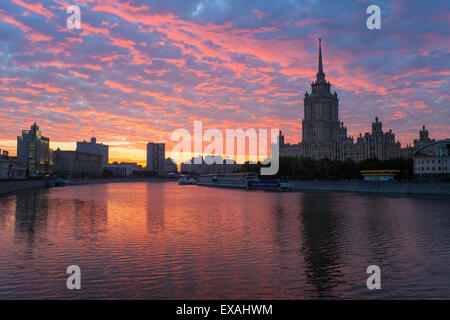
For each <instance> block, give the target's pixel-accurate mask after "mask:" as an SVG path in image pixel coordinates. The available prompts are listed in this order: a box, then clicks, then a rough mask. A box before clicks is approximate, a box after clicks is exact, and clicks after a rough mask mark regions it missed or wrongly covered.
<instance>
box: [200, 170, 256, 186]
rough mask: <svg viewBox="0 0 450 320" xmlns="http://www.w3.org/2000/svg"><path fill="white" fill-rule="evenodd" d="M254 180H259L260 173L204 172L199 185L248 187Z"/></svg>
mask: <svg viewBox="0 0 450 320" xmlns="http://www.w3.org/2000/svg"><path fill="white" fill-rule="evenodd" d="M254 180H258V175H257V174H256V173H253V172H243V173H217V174H203V175H200V176H199V177H198V179H197V185H198V186H209V187H227V188H244V189H248V186H249V183H250V182H251V181H254Z"/></svg>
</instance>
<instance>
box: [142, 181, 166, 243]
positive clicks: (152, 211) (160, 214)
mask: <svg viewBox="0 0 450 320" xmlns="http://www.w3.org/2000/svg"><path fill="white" fill-rule="evenodd" d="M146 187H147V188H146V195H147V196H146V197H145V205H146V212H147V224H146V226H147V232H148V233H150V234H155V233H158V232H162V231H163V230H164V226H165V221H164V211H165V208H166V203H167V202H168V201H170V200H168V199H166V198H165V190H166V187H165V186H163V187H160V188H153V190H149V189H151V188H150V187H151V186H150V185H146Z"/></svg>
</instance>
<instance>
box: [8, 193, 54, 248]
mask: <svg viewBox="0 0 450 320" xmlns="http://www.w3.org/2000/svg"><path fill="white" fill-rule="evenodd" d="M48 192H49V191H48V189H34V190H29V191H21V192H18V193H17V194H16V196H15V200H16V206H15V220H14V221H15V225H14V234H15V240H16V241H17V242H19V243H20V242H24V244H23V246H24V248H25V249H28V250H31V251H32V250H33V248H34V245H35V242H38V241H40V240H42V238H43V239H45V238H46V237H47V220H48V210H49V201H48Z"/></svg>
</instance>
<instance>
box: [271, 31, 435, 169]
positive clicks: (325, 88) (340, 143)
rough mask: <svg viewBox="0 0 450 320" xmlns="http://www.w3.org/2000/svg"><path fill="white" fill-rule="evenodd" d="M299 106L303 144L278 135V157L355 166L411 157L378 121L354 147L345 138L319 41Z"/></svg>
mask: <svg viewBox="0 0 450 320" xmlns="http://www.w3.org/2000/svg"><path fill="white" fill-rule="evenodd" d="M303 103H304V117H303V121H302V134H303V140H302V142H300V143H298V144H286V143H285V142H284V136H283V135H282V133H281V132H280V138H279V141H280V155H281V156H285V157H310V158H313V159H317V160H319V159H323V158H329V159H332V160H347V159H351V160H354V161H356V162H359V161H363V160H365V159H371V158H377V159H380V160H388V159H396V158H401V157H409V156H410V155H411V152H402V148H401V143H400V142H398V141H396V140H395V134H394V133H393V132H392V130H389V131H388V132H383V125H382V123H381V121H379V120H378V118H375V121H374V122H373V123H372V132H371V133H368V132H366V133H365V134H364V136H363V135H362V134H360V135H359V137H357V139H356V143H355V142H354V140H353V138H352V137H349V136H348V135H347V128H346V127H345V126H344V122H342V121H341V120H340V119H339V99H338V95H337V93H336V92H334V93H331V84H330V83H329V82H328V81H326V79H325V73H324V71H323V61H322V42H321V40H320V39H319V64H318V72H317V75H316V80H315V81H314V82H313V83H312V84H311V92H310V93H309V92H308V91H306V93H305V97H304V99H303ZM423 134H425V133H423ZM426 134H427V135H428V132H426Z"/></svg>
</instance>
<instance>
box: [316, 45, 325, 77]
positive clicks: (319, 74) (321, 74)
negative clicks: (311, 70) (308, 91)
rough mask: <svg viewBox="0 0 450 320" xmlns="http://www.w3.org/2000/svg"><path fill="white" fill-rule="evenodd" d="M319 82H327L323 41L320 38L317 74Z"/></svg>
mask: <svg viewBox="0 0 450 320" xmlns="http://www.w3.org/2000/svg"><path fill="white" fill-rule="evenodd" d="M317 81H325V73H323V67H322V39H320V38H319V72H317Z"/></svg>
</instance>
